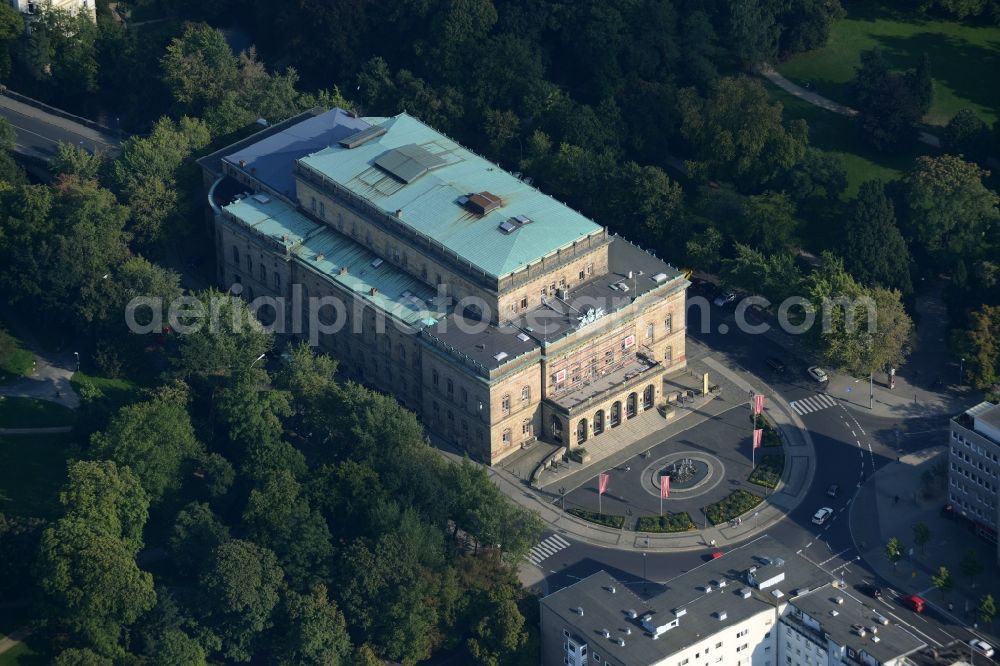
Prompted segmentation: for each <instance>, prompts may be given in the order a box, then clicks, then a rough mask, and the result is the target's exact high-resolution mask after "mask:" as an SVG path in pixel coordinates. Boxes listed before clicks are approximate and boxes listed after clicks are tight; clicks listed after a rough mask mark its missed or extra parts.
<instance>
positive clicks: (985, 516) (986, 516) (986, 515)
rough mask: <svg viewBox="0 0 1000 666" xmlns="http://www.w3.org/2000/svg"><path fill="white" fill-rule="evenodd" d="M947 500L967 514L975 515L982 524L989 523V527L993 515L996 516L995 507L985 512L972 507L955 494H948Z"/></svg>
mask: <svg viewBox="0 0 1000 666" xmlns="http://www.w3.org/2000/svg"><path fill="white" fill-rule="evenodd" d="M949 499H950V500H951V503H952V504H953V505H955V506H960V507H962V508H963V509H965V510H966V511H967V512H969V513H971V514H973V515H975V516H976V517H977V518H979V519H980V520H982V521H983V522H986V523H989V524H991V525H992V524H993V520H994V515H995V514H996V508H995V507H993V508H990V509H987V510H985V511H984V510H981V509H980V508H979V507H977V506H973V505H971V504H969V503H968V502H966V501H965V500H964V499H962V498H960V497H959V496H958V495H956V494H955V493H949Z"/></svg>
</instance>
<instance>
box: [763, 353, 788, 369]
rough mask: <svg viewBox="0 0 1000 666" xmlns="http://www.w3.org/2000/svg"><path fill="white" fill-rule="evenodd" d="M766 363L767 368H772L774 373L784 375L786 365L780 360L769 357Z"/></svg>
mask: <svg viewBox="0 0 1000 666" xmlns="http://www.w3.org/2000/svg"><path fill="white" fill-rule="evenodd" d="M765 362H766V363H767V367H769V368H771V370H773V371H774V372H777V373H782V372H784V371H785V364H784V362H783V361H782V360H781V359H780V358H777V357H774V356H769V357H768V358H767V359H766V361H765Z"/></svg>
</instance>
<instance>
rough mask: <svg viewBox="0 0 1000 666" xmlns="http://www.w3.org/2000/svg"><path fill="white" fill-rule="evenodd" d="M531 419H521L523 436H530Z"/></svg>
mask: <svg viewBox="0 0 1000 666" xmlns="http://www.w3.org/2000/svg"><path fill="white" fill-rule="evenodd" d="M531 431H532V427H531V419H524V420H523V421H521V434H522V435H524V436H525V437H531Z"/></svg>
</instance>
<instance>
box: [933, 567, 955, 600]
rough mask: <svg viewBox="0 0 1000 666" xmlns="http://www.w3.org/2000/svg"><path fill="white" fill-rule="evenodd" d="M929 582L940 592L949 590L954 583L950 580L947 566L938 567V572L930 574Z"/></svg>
mask: <svg viewBox="0 0 1000 666" xmlns="http://www.w3.org/2000/svg"><path fill="white" fill-rule="evenodd" d="M931 583H933V584H934V587H935V588H937V589H938V591H939V592H941V593H942V594H947V593H948V592H950V591H951V588H952V587H953V586H954V583H953V581H952V580H951V572H950V571H948V567H938V572H937V573H936V574H934V575H933V576H931Z"/></svg>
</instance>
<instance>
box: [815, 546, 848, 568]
mask: <svg viewBox="0 0 1000 666" xmlns="http://www.w3.org/2000/svg"><path fill="white" fill-rule="evenodd" d="M849 550H850V548H845V549H844V550H842V551H840V552H839V553H837V554H836V555H833V556H831V557H829V558H827V559H825V560H823V561H822V562H820V563H819V566H823V565H824V564H826V563H827V562H829V561H830V560H835V559H837V558H838V557H840V556H841V555H843V554H844V553H846V552H847V551H849Z"/></svg>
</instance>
